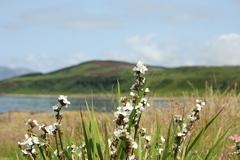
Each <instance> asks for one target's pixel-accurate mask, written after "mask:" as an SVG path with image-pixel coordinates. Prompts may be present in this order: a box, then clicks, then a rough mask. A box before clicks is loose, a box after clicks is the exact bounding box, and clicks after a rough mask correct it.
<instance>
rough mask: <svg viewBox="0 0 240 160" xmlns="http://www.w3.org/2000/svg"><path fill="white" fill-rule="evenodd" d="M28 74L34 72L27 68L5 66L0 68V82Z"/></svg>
mask: <svg viewBox="0 0 240 160" xmlns="http://www.w3.org/2000/svg"><path fill="white" fill-rule="evenodd" d="M30 73H34V71H32V70H30V69H27V68H9V67H6V66H0V80H3V79H7V78H13V77H17V76H21V75H25V74H30Z"/></svg>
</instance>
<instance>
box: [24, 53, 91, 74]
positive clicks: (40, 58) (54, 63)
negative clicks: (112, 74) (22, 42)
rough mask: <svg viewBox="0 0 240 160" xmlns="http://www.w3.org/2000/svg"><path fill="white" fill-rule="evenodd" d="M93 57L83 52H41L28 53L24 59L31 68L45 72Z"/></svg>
mask: <svg viewBox="0 0 240 160" xmlns="http://www.w3.org/2000/svg"><path fill="white" fill-rule="evenodd" d="M93 59H94V57H92V56H91V55H89V54H86V53H84V52H78V53H68V54H67V53H66V54H63V55H61V56H58V55H57V56H53V55H51V54H47V53H41V54H39V55H36V54H35V55H29V56H28V57H27V59H26V61H27V63H29V64H30V65H31V66H33V68H31V69H34V70H36V71H40V72H43V73H47V72H51V71H54V70H58V69H62V68H65V67H70V66H73V65H77V64H79V63H81V62H85V61H89V60H93Z"/></svg>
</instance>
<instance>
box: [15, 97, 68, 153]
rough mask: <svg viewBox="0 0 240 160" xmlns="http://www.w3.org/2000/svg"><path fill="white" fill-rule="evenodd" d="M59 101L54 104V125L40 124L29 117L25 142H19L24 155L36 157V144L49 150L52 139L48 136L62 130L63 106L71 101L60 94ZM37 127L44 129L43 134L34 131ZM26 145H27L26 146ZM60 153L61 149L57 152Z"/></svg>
mask: <svg viewBox="0 0 240 160" xmlns="http://www.w3.org/2000/svg"><path fill="white" fill-rule="evenodd" d="M58 101H59V103H60V104H57V105H55V106H53V110H54V112H55V117H56V119H57V121H56V122H55V123H53V124H52V125H46V124H43V125H39V124H38V122H37V121H36V120H31V119H29V120H28V121H27V122H26V123H25V125H27V126H28V130H27V132H28V133H27V134H26V135H25V139H24V141H23V142H18V145H19V147H20V148H21V150H22V153H23V155H24V156H26V155H28V154H31V156H32V157H36V156H37V153H36V150H35V148H34V146H35V145H38V147H44V150H46V151H47V147H48V146H49V143H50V140H49V138H48V136H49V135H53V136H54V137H55V138H56V134H57V131H60V126H61V120H62V115H61V112H60V111H61V108H62V106H65V107H67V106H68V105H69V104H70V102H69V101H68V100H67V96H63V95H60V96H59V98H58ZM35 127H38V130H39V131H40V130H41V131H43V132H42V134H41V135H39V136H37V134H35V133H34V132H33V129H34V128H35ZM38 137H41V141H42V142H39V139H38ZM24 146H25V147H24ZM57 154H59V151H58V152H57Z"/></svg>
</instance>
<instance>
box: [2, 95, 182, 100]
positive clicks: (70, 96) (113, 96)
mask: <svg viewBox="0 0 240 160" xmlns="http://www.w3.org/2000/svg"><path fill="white" fill-rule="evenodd" d="M59 95H60V94H58V95H57V94H4V93H0V97H1V96H3V97H4V96H5V97H34V98H57V97H58V96H59ZM63 95H65V94H63ZM66 96H67V97H68V98H102V99H107V98H117V97H118V95H117V94H69V95H66ZM173 98H174V99H177V98H179V97H162V96H152V97H149V99H150V100H169V99H173Z"/></svg>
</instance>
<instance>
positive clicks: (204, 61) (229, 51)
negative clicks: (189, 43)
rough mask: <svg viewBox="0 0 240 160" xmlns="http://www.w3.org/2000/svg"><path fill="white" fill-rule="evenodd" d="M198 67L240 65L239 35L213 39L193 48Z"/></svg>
mask: <svg viewBox="0 0 240 160" xmlns="http://www.w3.org/2000/svg"><path fill="white" fill-rule="evenodd" d="M195 49H196V51H195V53H194V51H193V54H196V62H195V63H197V64H199V65H217V66H219V65H240V34H236V33H229V34H224V35H220V36H218V37H214V38H212V39H209V40H207V41H205V42H204V43H203V44H202V45H200V46H199V47H196V48H195Z"/></svg>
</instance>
